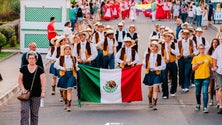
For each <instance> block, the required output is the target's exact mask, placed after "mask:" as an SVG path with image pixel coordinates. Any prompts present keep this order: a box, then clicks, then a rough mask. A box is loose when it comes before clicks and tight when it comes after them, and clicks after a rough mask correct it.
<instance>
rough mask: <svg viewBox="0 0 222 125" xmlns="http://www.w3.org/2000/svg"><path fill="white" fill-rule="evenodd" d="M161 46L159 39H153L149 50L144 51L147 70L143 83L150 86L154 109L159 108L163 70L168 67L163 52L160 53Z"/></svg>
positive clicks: (149, 92) (150, 99)
mask: <svg viewBox="0 0 222 125" xmlns="http://www.w3.org/2000/svg"><path fill="white" fill-rule="evenodd" d="M160 47H161V46H160V44H159V43H158V41H152V42H151V44H150V47H149V48H148V50H147V52H145V53H144V60H143V65H144V67H145V71H146V74H145V77H144V79H143V83H144V84H145V85H147V86H148V99H149V107H150V108H153V110H157V107H156V104H157V100H158V91H159V85H160V83H161V76H160V74H161V70H164V69H165V68H166V63H165V61H164V59H163V57H162V56H161V54H158V52H159V51H160Z"/></svg>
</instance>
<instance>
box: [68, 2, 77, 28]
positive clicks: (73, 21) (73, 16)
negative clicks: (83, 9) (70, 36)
mask: <svg viewBox="0 0 222 125" xmlns="http://www.w3.org/2000/svg"><path fill="white" fill-rule="evenodd" d="M76 13H77V11H76V7H75V5H72V7H71V8H70V12H69V14H70V15H69V18H70V22H71V27H72V31H74V28H75V24H76Z"/></svg>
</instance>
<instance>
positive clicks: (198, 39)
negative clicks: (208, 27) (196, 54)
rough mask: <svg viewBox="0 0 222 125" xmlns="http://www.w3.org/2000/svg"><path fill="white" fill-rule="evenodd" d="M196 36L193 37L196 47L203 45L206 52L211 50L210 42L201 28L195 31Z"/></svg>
mask: <svg viewBox="0 0 222 125" xmlns="http://www.w3.org/2000/svg"><path fill="white" fill-rule="evenodd" d="M195 33H196V34H195V36H194V37H193V41H194V42H195V44H196V47H197V48H198V46H199V45H201V44H203V45H204V46H205V50H207V49H209V48H210V44H209V42H208V41H207V39H206V38H205V37H203V36H202V34H203V30H202V28H201V27H198V28H197V29H196V30H195Z"/></svg>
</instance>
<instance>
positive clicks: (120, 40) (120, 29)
mask: <svg viewBox="0 0 222 125" xmlns="http://www.w3.org/2000/svg"><path fill="white" fill-rule="evenodd" d="M125 36H126V32H125V31H124V30H123V23H122V22H120V23H119V24H118V29H117V30H116V33H115V38H116V41H117V42H118V46H117V51H119V50H120V49H121V48H122V47H123V40H124V38H125Z"/></svg>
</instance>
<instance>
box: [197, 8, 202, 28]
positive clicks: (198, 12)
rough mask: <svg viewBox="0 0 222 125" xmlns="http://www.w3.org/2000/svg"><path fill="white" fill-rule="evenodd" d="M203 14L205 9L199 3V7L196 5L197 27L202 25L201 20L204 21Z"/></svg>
mask: <svg viewBox="0 0 222 125" xmlns="http://www.w3.org/2000/svg"><path fill="white" fill-rule="evenodd" d="M202 14H203V9H202V8H201V6H199V5H198V7H196V21H197V22H196V23H197V24H196V25H197V27H201V22H202Z"/></svg>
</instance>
